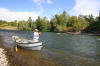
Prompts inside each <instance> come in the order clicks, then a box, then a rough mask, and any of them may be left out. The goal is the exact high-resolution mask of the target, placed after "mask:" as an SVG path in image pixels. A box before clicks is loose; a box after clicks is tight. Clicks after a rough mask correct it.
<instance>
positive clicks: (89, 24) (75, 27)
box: [0, 11, 100, 32]
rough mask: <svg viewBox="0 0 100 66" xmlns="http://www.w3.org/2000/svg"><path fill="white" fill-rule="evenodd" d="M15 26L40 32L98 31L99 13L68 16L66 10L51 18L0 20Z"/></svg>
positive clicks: (4, 23) (19, 28)
mask: <svg viewBox="0 0 100 66" xmlns="http://www.w3.org/2000/svg"><path fill="white" fill-rule="evenodd" d="M2 24H3V25H10V26H16V27H17V28H18V30H34V29H36V28H37V29H38V30H39V31H42V32H47V31H49V32H100V13H99V16H97V17H94V16H93V15H92V14H91V15H79V16H69V15H68V14H67V13H66V11H64V12H63V13H62V14H56V15H54V16H53V17H52V18H51V20H48V19H47V17H46V16H45V17H44V18H41V17H40V16H38V18H37V19H36V20H32V18H31V17H29V19H28V20H27V21H16V20H15V21H12V22H7V21H3V20H0V25H2Z"/></svg>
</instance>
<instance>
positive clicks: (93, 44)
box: [0, 30, 100, 66]
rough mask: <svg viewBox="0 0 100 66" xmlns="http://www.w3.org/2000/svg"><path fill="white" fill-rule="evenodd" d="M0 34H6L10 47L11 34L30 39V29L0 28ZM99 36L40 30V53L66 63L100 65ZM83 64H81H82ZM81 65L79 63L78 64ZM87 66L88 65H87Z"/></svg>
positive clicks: (11, 44)
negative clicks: (41, 46) (41, 45)
mask: <svg viewBox="0 0 100 66" xmlns="http://www.w3.org/2000/svg"><path fill="white" fill-rule="evenodd" d="M0 35H4V36H6V38H5V41H6V42H8V45H6V46H7V47H12V46H13V43H12V39H11V37H12V36H13V35H17V36H20V37H23V38H26V39H32V36H33V32H32V31H13V30H0ZM99 39H100V36H93V35H87V34H81V35H72V34H65V33H52V32H42V34H41V36H40V41H43V46H44V47H43V49H42V50H41V51H42V55H43V56H44V57H45V58H47V59H51V60H55V61H57V62H59V63H61V64H62V65H63V66H66V64H67V65H68V64H69V65H70V64H76V65H77V64H82V65H83V64H84V65H87V64H91V65H92V64H96V65H98V66H99V65H100V63H99V62H100V40H99ZM84 65H83V66H84ZM80 66H81V65H80ZM88 66H89V65H88Z"/></svg>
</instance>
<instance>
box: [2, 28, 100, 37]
mask: <svg viewBox="0 0 100 66" xmlns="http://www.w3.org/2000/svg"><path fill="white" fill-rule="evenodd" d="M0 30H11V29H0ZM12 31H15V30H12ZM17 31H24V30H17ZM25 31H27V30H25ZM54 33H62V32H54ZM64 33H66V34H72V35H80V34H88V35H95V36H100V33H98V32H64Z"/></svg>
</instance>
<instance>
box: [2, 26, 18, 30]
mask: <svg viewBox="0 0 100 66" xmlns="http://www.w3.org/2000/svg"><path fill="white" fill-rule="evenodd" d="M0 29H8V30H17V27H14V26H6V25H0Z"/></svg>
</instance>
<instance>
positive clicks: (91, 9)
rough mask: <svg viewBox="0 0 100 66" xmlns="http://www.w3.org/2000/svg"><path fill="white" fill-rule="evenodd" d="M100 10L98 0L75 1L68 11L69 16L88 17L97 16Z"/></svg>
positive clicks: (99, 0) (99, 1)
mask: <svg viewBox="0 0 100 66" xmlns="http://www.w3.org/2000/svg"><path fill="white" fill-rule="evenodd" d="M99 10H100V0H75V6H74V7H73V9H72V10H71V11H70V14H71V15H76V16H78V15H80V14H82V15H89V14H93V15H94V16H98V12H99Z"/></svg>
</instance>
